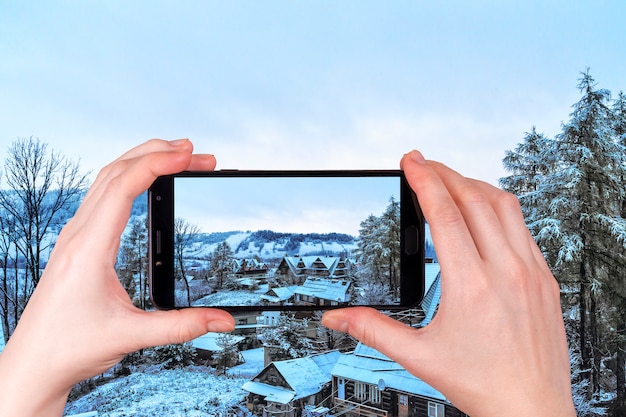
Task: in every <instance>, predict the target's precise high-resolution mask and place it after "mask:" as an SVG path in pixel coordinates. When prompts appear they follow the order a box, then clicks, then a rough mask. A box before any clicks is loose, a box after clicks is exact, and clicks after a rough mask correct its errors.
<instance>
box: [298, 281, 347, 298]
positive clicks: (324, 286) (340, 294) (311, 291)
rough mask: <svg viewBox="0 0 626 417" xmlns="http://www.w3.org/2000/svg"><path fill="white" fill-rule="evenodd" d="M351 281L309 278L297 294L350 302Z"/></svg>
mask: <svg viewBox="0 0 626 417" xmlns="http://www.w3.org/2000/svg"><path fill="white" fill-rule="evenodd" d="M349 287H350V281H346V280H335V279H324V278H315V277H309V278H307V279H306V281H304V284H302V285H301V286H299V287H298V288H296V290H295V293H296V294H302V295H308V296H311V297H317V298H321V299H324V300H332V301H339V302H347V301H350V300H349V297H348V294H347V292H348V288H349Z"/></svg>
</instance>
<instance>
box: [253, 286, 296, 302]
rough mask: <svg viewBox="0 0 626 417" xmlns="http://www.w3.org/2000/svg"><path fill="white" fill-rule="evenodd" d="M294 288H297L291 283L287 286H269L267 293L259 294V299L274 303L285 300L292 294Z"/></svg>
mask: <svg viewBox="0 0 626 417" xmlns="http://www.w3.org/2000/svg"><path fill="white" fill-rule="evenodd" d="M296 288H297V286H296V285H291V286H288V287H276V288H271V289H270V290H268V291H267V293H265V294H263V295H262V296H261V299H263V300H268V301H271V302H274V303H277V302H279V301H285V300H288V299H290V298H291V297H292V296H293V294H294V292H295V290H296Z"/></svg>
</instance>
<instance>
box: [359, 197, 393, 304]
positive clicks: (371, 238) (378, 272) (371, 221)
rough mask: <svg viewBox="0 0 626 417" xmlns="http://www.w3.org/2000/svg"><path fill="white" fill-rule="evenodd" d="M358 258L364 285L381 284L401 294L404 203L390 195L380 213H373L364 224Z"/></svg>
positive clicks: (362, 223)
mask: <svg viewBox="0 0 626 417" xmlns="http://www.w3.org/2000/svg"><path fill="white" fill-rule="evenodd" d="M357 262H358V263H359V264H360V269H359V274H358V276H359V279H360V280H361V285H362V286H366V285H368V284H371V285H379V286H384V287H386V288H388V289H389V290H390V291H391V293H392V294H393V295H394V296H398V291H399V287H400V285H399V283H400V203H399V202H398V201H397V200H396V199H395V198H393V197H391V198H390V199H389V204H388V205H387V207H386V209H385V211H384V212H383V213H382V214H381V215H380V216H375V215H373V214H370V215H369V216H368V217H367V218H366V219H365V220H363V221H362V222H361V224H360V229H359V238H358V249H357Z"/></svg>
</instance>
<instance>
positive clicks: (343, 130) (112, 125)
mask: <svg viewBox="0 0 626 417" xmlns="http://www.w3.org/2000/svg"><path fill="white" fill-rule="evenodd" d="M623 16H626V3H624V2H620V1H599V2H598V1H594V2H592V1H577V2H569V1H552V2H544V1H525V2H512V1H486V0H485V1H473V2H466V1H447V2H433V1H421V0H416V1H404V0H399V1H394V2H382V1H367V0H363V1H350V0H348V1H341V2H333V1H325V0H321V1H315V2H305V1H297V2H295V1H272V0H269V1H264V2H254V1H234V2H218V1H196V2H193V1H158V0H155V1H143V0H137V1H125V0H124V1H118V0H109V1H72V0H67V1H55V0H50V1H45V2H44V1H25V2H17V1H8V0H0V161H4V159H5V158H6V150H7V147H8V145H9V144H10V143H11V142H12V141H14V140H15V139H17V138H23V137H30V136H35V137H38V138H40V139H41V140H42V141H43V142H45V143H47V144H48V145H49V146H50V148H52V149H54V150H56V151H58V152H59V153H61V154H63V155H65V156H66V157H67V158H69V159H72V160H74V161H78V160H79V161H80V165H81V168H82V170H83V171H84V172H86V171H91V173H92V174H91V176H90V178H92V179H93V177H94V176H95V174H96V173H97V172H98V170H99V169H100V167H102V166H104V165H105V164H107V163H108V162H110V161H112V160H113V159H115V158H116V157H118V156H119V155H120V154H122V153H123V152H124V151H125V150H127V149H129V148H131V147H133V146H135V145H137V144H139V143H141V142H143V141H144V140H146V139H149V138H153V137H159V138H164V139H175V138H181V137H188V138H190V139H191V140H192V141H193V142H194V144H195V147H196V150H197V151H198V152H203V153H213V154H215V155H216V157H217V159H218V168H228V169H232V168H237V169H343V168H346V169H389V168H392V169H393V168H397V167H398V162H399V159H400V157H401V156H402V155H403V154H404V153H405V152H407V151H409V150H411V149H420V150H421V151H422V152H423V153H424V154H425V156H426V157H427V158H429V159H436V160H439V161H441V162H444V163H446V164H448V165H450V166H451V167H453V168H455V169H456V170H458V171H460V172H461V173H463V174H464V175H466V176H470V177H475V178H480V179H483V180H485V181H488V182H490V183H493V184H497V180H498V178H499V177H501V176H503V175H505V174H506V173H505V171H504V170H503V169H502V164H501V160H502V158H503V156H504V152H505V150H507V149H513V148H514V147H515V145H516V144H517V143H519V142H520V141H521V140H522V138H523V136H524V133H525V132H528V131H530V130H531V128H532V127H533V126H536V127H537V130H538V131H539V132H543V133H545V134H546V135H549V136H553V135H554V134H556V133H558V132H559V130H560V126H561V123H562V122H564V121H567V119H568V116H569V113H570V111H571V105H573V104H574V103H575V102H576V101H577V100H578V99H579V97H580V94H579V91H578V90H577V88H576V85H577V79H578V77H579V76H580V72H581V71H585V70H586V68H587V67H589V68H590V73H591V74H592V75H593V76H594V78H595V79H596V81H597V82H598V85H599V87H601V88H607V89H609V90H611V91H612V92H613V94H614V95H616V94H617V92H618V91H620V89H624V88H626V80H625V79H624V78H625V77H626V71H625V69H626V65H625V64H626V50H625V49H626V44H625V43H624V42H623V40H624V39H626V25H624V24H623Z"/></svg>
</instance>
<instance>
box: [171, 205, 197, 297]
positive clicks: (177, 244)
mask: <svg viewBox="0 0 626 417" xmlns="http://www.w3.org/2000/svg"><path fill="white" fill-rule="evenodd" d="M198 233H200V228H199V227H198V226H197V225H195V224H193V223H189V222H188V221H187V220H185V219H183V218H180V217H177V218H175V219H174V258H175V262H174V276H175V277H176V279H180V280H182V282H183V284H185V289H186V290H187V305H188V306H191V290H190V288H189V280H188V279H187V267H186V265H185V262H184V251H185V249H186V248H188V247H189V245H190V244H191V242H192V240H193V238H194V236H196V235H197V234H198Z"/></svg>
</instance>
